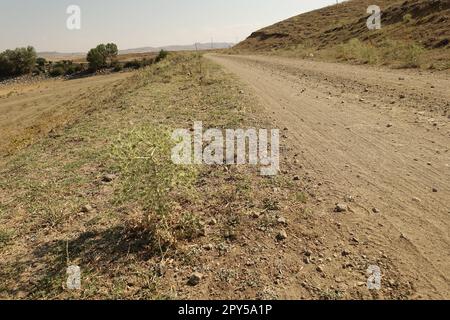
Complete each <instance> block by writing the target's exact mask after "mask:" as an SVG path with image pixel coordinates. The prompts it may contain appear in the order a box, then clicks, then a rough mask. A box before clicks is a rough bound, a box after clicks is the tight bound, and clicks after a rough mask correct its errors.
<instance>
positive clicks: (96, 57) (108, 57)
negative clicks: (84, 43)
mask: <svg viewBox="0 0 450 320" xmlns="http://www.w3.org/2000/svg"><path fill="white" fill-rule="evenodd" d="M118 53H119V50H118V48H117V45H116V44H114V43H108V44H106V45H105V44H99V45H98V46H97V47H95V48H94V49H91V50H90V51H89V52H88V55H87V58H86V59H87V61H88V62H89V67H90V68H91V69H92V70H98V69H100V68H104V67H106V66H107V65H109V64H111V62H112V61H113V59H114V58H115V57H116V56H117V55H118Z"/></svg>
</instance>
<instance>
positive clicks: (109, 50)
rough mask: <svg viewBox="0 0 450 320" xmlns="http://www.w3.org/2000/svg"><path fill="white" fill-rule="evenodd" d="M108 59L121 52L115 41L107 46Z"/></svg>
mask: <svg viewBox="0 0 450 320" xmlns="http://www.w3.org/2000/svg"><path fill="white" fill-rule="evenodd" d="M105 49H106V54H107V57H108V59H110V60H112V59H114V58H115V57H117V55H118V54H119V49H118V48H117V45H116V44H115V43H108V44H107V45H106V46H105Z"/></svg>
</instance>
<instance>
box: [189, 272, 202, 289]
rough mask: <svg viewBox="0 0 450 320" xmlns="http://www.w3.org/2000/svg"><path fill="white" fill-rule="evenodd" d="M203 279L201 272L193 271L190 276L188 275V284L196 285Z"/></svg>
mask: <svg viewBox="0 0 450 320" xmlns="http://www.w3.org/2000/svg"><path fill="white" fill-rule="evenodd" d="M202 279H203V274H201V273H199V272H194V273H193V274H192V275H191V276H190V277H189V281H188V285H190V286H196V285H198V284H199V283H200V281H202Z"/></svg>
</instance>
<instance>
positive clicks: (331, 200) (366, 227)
mask: <svg viewBox="0 0 450 320" xmlns="http://www.w3.org/2000/svg"><path fill="white" fill-rule="evenodd" d="M208 57H209V59H211V60H213V61H215V62H217V63H219V64H221V65H222V66H224V67H225V69H226V70H228V71H230V72H232V73H234V74H235V75H236V76H238V77H239V78H240V79H241V80H242V81H243V82H244V83H245V84H246V85H248V87H249V88H248V90H249V91H250V93H251V94H254V95H255V96H257V97H258V98H259V99H260V102H261V105H262V106H263V107H264V109H265V110H266V111H267V112H268V113H269V114H270V115H271V117H272V119H273V124H274V126H276V127H278V128H280V129H282V130H284V132H286V135H285V136H284V138H286V139H285V141H284V143H287V145H288V146H289V147H288V149H287V150H290V152H291V153H294V154H296V155H299V157H300V158H299V159H301V161H300V163H299V166H301V168H303V170H307V171H308V174H309V175H310V176H311V177H313V178H314V179H315V180H317V181H320V182H321V183H320V186H321V187H320V194H321V195H322V196H323V197H324V200H323V203H324V204H322V207H325V208H329V214H336V215H337V214H338V213H334V212H333V208H334V204H335V203H337V202H341V203H348V206H349V210H348V211H347V212H346V213H344V214H342V216H343V218H342V221H344V222H345V224H347V226H346V227H347V228H349V229H351V230H354V233H355V236H358V237H361V238H362V239H363V240H361V239H359V241H360V242H365V243H366V244H368V246H370V247H371V248H374V249H373V250H379V252H383V253H384V254H386V255H388V256H389V257H390V261H391V262H390V263H391V264H393V266H392V267H394V268H395V269H396V270H398V272H399V273H400V274H401V276H402V278H403V279H407V281H409V282H410V283H411V285H412V286H414V288H415V291H416V292H417V296H416V297H418V298H447V299H449V298H450V285H449V283H450V282H449V281H450V237H449V232H450V152H449V149H450V126H449V117H450V115H449V114H450V113H449V105H450V90H449V88H450V76H448V75H444V74H430V73H425V72H419V71H398V70H384V69H374V68H366V67H362V66H349V65H340V64H332V63H323V62H313V61H303V60H295V59H286V58H279V57H263V56H221V55H210V56H208ZM286 152H287V151H286ZM291 153H287V154H285V156H287V157H289V156H291ZM282 156H283V154H282ZM325 236H326V235H325ZM355 240H356V241H358V239H355ZM405 281H406V280H405Z"/></svg>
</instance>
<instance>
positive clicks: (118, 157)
mask: <svg viewBox="0 0 450 320" xmlns="http://www.w3.org/2000/svg"><path fill="white" fill-rule="evenodd" d="M174 145H175V144H174V142H173V141H172V139H171V136H170V133H169V131H166V130H164V129H161V128H155V127H149V126H143V127H139V128H136V129H133V130H131V131H129V132H125V133H123V134H122V135H121V136H120V137H119V139H118V140H117V142H116V143H115V145H114V147H113V152H112V155H113V158H114V160H115V163H117V164H118V168H117V170H118V171H120V176H121V181H120V187H119V190H118V193H117V202H118V203H121V204H124V203H132V204H134V205H138V206H139V207H140V208H141V210H142V212H143V216H142V219H141V226H142V227H143V228H146V229H148V230H149V231H150V232H152V233H154V234H157V235H159V236H158V240H160V241H161V242H162V243H165V244H167V245H170V244H171V242H172V241H173V239H174V237H175V235H174V234H173V233H172V228H169V226H174V225H176V224H177V223H178V222H179V221H177V219H174V215H173V212H172V208H173V205H174V204H175V202H177V200H176V199H181V198H183V197H189V195H190V194H192V192H193V185H194V181H195V179H196V172H195V170H194V169H193V168H192V167H190V166H181V165H176V164H174V163H173V162H172V160H171V151H172V148H173V147H174ZM183 201H185V200H183Z"/></svg>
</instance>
